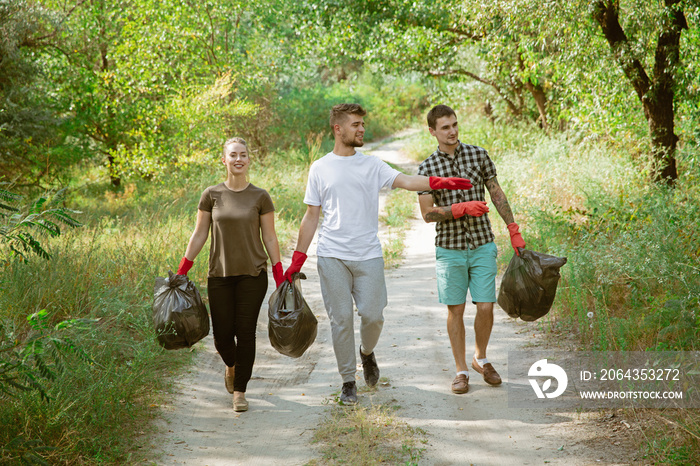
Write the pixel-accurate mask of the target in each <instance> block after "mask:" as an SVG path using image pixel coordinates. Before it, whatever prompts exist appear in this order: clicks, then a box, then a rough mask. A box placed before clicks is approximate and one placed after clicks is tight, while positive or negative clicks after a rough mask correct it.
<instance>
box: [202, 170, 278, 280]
mask: <svg viewBox="0 0 700 466" xmlns="http://www.w3.org/2000/svg"><path fill="white" fill-rule="evenodd" d="M198 208H199V210H203V211H205V212H211V247H210V249H209V276H210V277H230V276H234V275H253V276H257V275H258V274H259V273H260V272H261V271H262V270H264V269H265V268H266V267H267V254H266V253H265V249H264V248H263V243H262V239H261V237H260V216H261V215H263V214H266V213H268V212H274V210H275V206H274V205H273V204H272V199H271V198H270V195H269V194H268V193H267V191H265V190H264V189H261V188H258V187H257V186H253V185H252V184H249V185H248V187H247V188H245V189H244V190H243V191H239V192H236V191H231V190H230V189H228V188H227V187H226V185H225V184H224V183H221V184H217V185H216V186H209V187H208V188H207V189H205V190H204V192H203V193H202V197H201V199H200V200H199V207H198Z"/></svg>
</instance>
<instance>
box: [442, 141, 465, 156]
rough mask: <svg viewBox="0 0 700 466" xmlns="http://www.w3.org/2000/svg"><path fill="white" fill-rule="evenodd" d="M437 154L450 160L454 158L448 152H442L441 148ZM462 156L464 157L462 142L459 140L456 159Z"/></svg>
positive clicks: (455, 154)
mask: <svg viewBox="0 0 700 466" xmlns="http://www.w3.org/2000/svg"><path fill="white" fill-rule="evenodd" d="M437 154H438V155H439V156H441V157H447V158H448V159H452V158H453V156H451V155H450V154H448V153H447V152H443V151H442V150H440V146H438V148H437ZM460 155H462V141H460V140H457V147H455V153H454V158H457V157H459V156H460Z"/></svg>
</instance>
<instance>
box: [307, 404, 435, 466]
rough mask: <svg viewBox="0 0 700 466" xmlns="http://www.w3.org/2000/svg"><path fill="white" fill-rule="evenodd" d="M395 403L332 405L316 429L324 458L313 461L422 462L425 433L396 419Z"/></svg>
mask: <svg viewBox="0 0 700 466" xmlns="http://www.w3.org/2000/svg"><path fill="white" fill-rule="evenodd" d="M397 409H399V408H398V407H395V406H385V405H381V404H380V405H374V404H373V405H371V406H369V407H363V406H352V407H348V406H333V407H331V408H329V414H328V416H327V417H326V418H325V420H324V421H323V422H322V424H321V425H320V426H319V427H318V428H317V429H316V432H315V434H314V439H313V441H314V443H318V444H319V445H320V451H321V455H322V458H321V459H320V460H318V461H314V462H312V463H311V464H316V465H331V464H363V465H377V464H420V458H421V455H422V452H423V448H421V447H420V444H421V440H422V439H423V437H424V436H425V432H424V431H422V430H421V429H415V428H413V427H411V426H409V425H408V424H406V423H404V422H401V421H399V420H397V418H396V416H395V411H396V410H397Z"/></svg>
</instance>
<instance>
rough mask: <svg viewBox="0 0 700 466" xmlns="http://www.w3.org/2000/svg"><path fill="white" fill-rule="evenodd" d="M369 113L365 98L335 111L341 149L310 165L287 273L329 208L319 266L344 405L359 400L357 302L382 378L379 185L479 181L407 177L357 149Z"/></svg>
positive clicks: (365, 346)
mask: <svg viewBox="0 0 700 466" xmlns="http://www.w3.org/2000/svg"><path fill="white" fill-rule="evenodd" d="M366 114H367V113H366V112H365V110H364V109H363V108H362V107H361V106H360V105H358V104H339V105H335V106H334V107H333V108H332V109H331V114H330V125H331V128H332V130H333V135H334V137H335V146H334V148H333V152H330V153H328V154H327V155H325V156H324V157H322V158H321V159H319V160H317V161H315V162H314V163H313V164H312V165H311V168H310V170H309V180H308V184H307V186H306V195H305V196H304V203H305V204H306V205H307V209H306V213H305V214H304V218H303V219H302V221H301V226H300V228H299V238H298V240H297V247H296V251H294V255H293V256H292V264H291V265H290V266H289V269H287V271H286V272H285V278H287V279H288V280H290V281H291V278H292V275H293V274H294V273H296V272H299V271H300V270H301V267H302V265H303V264H304V261H305V260H306V257H307V256H306V251H307V250H308V248H309V245H310V244H311V240H312V239H313V236H314V233H315V232H316V227H317V226H318V221H319V218H320V215H321V211H323V223H322V224H321V230H320V231H319V234H318V247H317V250H316V255H317V256H318V264H317V266H318V274H319V277H320V281H321V294H322V296H323V302H324V305H325V307H326V312H327V313H328V318H329V319H330V322H331V335H332V338H333V350H334V351H335V357H336V360H337V362H338V372H339V373H340V376H341V377H342V379H343V387H342V391H341V395H340V401H341V402H342V403H344V404H354V403H356V402H357V387H356V385H355V372H356V365H357V359H356V353H355V330H354V315H353V311H354V306H353V300H354V302H355V305H356V306H357V313H358V315H359V316H360V347H359V351H360V358H361V360H362V368H363V372H364V378H365V382H366V383H367V385H369V386H374V385H376V384H377V381H378V380H379V368H378V367H377V361H376V359H375V356H374V348H375V346H376V344H377V342H378V340H379V335H380V334H381V331H382V327H383V325H384V316H383V311H384V307H386V305H387V293H386V284H385V282H384V259H383V258H382V246H381V243H380V242H379V237H378V236H377V232H378V229H379V225H378V219H379V190H380V189H381V188H383V187H392V188H403V189H407V190H409V191H423V190H431V189H470V188H471V187H472V186H471V183H470V182H469V180H466V179H463V178H441V177H426V176H417V175H416V176H409V175H405V174H403V173H401V172H399V171H398V170H395V169H393V168H391V167H390V166H389V165H388V164H386V163H385V162H383V161H382V160H380V159H378V158H377V157H373V156H368V155H364V154H362V153H360V152H357V151H356V150H355V148H356V147H362V145H363V144H364V142H363V138H364V134H365V123H364V118H363V117H364V116H365V115H366Z"/></svg>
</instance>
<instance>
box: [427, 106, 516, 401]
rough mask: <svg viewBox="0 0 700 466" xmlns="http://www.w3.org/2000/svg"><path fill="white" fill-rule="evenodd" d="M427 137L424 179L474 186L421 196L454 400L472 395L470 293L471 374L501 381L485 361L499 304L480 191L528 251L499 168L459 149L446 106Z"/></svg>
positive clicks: (437, 111)
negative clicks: (472, 313)
mask: <svg viewBox="0 0 700 466" xmlns="http://www.w3.org/2000/svg"><path fill="white" fill-rule="evenodd" d="M428 129H429V130H430V134H431V135H433V136H435V139H437V142H438V149H437V150H436V151H435V152H433V154H431V155H430V157H428V158H427V159H425V160H424V161H423V163H421V165H420V168H419V169H418V174H419V175H423V176H440V177H461V178H468V179H469V180H471V183H472V185H473V186H474V187H473V188H472V189H471V190H469V191H463V190H460V191H448V190H443V189H439V190H432V191H419V192H418V200H419V202H420V209H421V213H422V214H423V218H424V219H425V221H426V222H436V226H435V230H436V233H437V235H436V238H435V246H436V252H435V257H436V272H437V273H436V275H437V282H438V299H439V301H440V303H442V304H446V305H447V310H448V315H447V333H448V335H449V337H450V344H451V346H452V354H453V356H454V358H455V364H456V366H457V377H456V378H455V379H454V381H453V382H452V391H453V392H454V393H467V391H469V368H468V367H467V359H466V344H465V333H466V332H465V328H464V308H465V305H466V299H467V290H469V292H470V293H471V297H472V302H473V303H474V304H475V305H476V317H475V319H474V334H475V340H476V341H475V346H476V348H475V353H474V357H473V358H472V363H471V365H472V368H474V370H476V371H477V372H479V373H480V374H481V375H482V376H483V378H484V380H485V381H486V382H487V383H488V384H490V385H500V384H501V377H500V376H499V375H498V372H496V370H495V369H494V368H493V366H492V365H491V364H490V363H489V362H488V359H487V358H486V346H487V345H488V342H489V337H490V336H491V329H492V328H493V303H494V302H496V272H497V269H496V255H497V253H498V251H497V249H496V245H495V243H494V242H493V240H494V235H493V231H492V230H491V222H490V221H489V218H488V214H487V212H488V211H489V208H488V206H487V205H486V198H485V189H484V188H486V189H488V191H489V195H490V197H491V202H493V204H494V205H495V207H496V210H498V213H499V215H500V216H501V218H503V221H505V223H506V225H507V228H508V231H509V233H510V239H511V244H512V246H513V249H514V250H515V253H516V254H519V252H518V248H524V247H525V241H523V238H522V236H521V235H520V232H519V229H518V225H517V224H516V223H515V220H514V218H513V212H512V211H511V209H510V205H509V204H508V199H506V195H505V194H504V193H503V190H502V189H501V186H500V185H499V184H498V181H497V180H496V166H495V165H494V164H493V161H492V160H491V159H490V158H489V155H488V153H487V152H486V150H485V149H483V148H481V147H477V146H470V145H467V144H464V143H462V142H460V141H459V138H458V136H459V132H458V125H457V115H456V114H455V112H454V110H452V109H451V108H450V107H448V106H446V105H437V106H436V107H434V108H433V109H431V110H430V112H428Z"/></svg>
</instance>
